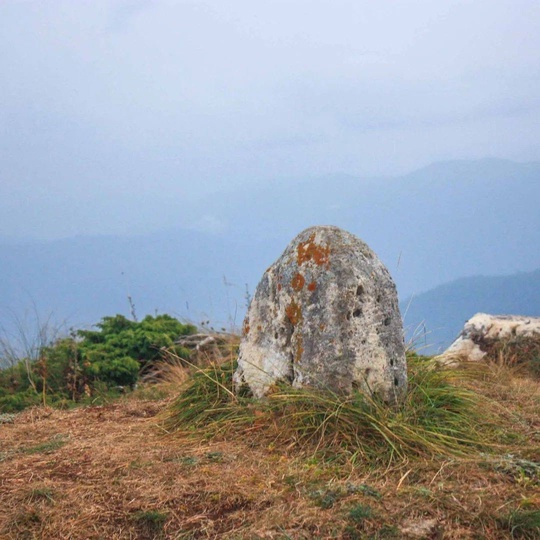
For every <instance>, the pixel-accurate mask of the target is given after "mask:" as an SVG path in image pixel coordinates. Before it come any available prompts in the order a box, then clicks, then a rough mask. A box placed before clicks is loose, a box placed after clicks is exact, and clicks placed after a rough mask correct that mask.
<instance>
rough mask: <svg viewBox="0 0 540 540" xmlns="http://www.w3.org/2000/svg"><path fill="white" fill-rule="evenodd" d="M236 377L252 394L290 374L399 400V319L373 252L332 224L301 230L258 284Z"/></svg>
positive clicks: (402, 385) (300, 381)
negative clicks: (330, 225) (331, 225)
mask: <svg viewBox="0 0 540 540" xmlns="http://www.w3.org/2000/svg"><path fill="white" fill-rule="evenodd" d="M234 380H235V384H236V387H237V389H238V388H240V387H242V386H243V385H247V386H249V388H250V389H251V391H252V393H253V395H254V396H255V397H262V396H264V395H265V394H267V393H268V392H269V390H270V389H271V387H272V386H273V385H274V383H276V382H277V381H288V382H290V383H292V385H293V386H295V387H303V386H313V387H317V388H327V389H331V390H333V391H335V392H339V393H346V394H347V393H351V391H352V390H353V389H355V388H358V389H360V390H361V391H363V392H367V393H376V394H377V395H379V396H381V397H382V398H383V399H384V400H386V401H388V402H394V401H396V400H398V399H399V398H400V397H401V396H402V395H403V394H404V392H405V390H406V387H407V367H406V360H405V346H404V341H403V323H402V320H401V315H400V313H399V307H398V299H397V294H396V287H395V285H394V282H393V281H392V278H391V277H390V274H389V273H388V270H387V269H386V268H385V266H384V265H383V264H382V263H381V261H380V260H379V259H378V258H377V256H376V255H375V253H373V251H371V249H370V248H369V247H368V246H367V245H366V244H365V243H364V242H362V241H361V240H360V239H359V238H357V237H356V236H353V235H352V234H350V233H348V232H346V231H343V230H341V229H339V228H337V227H312V228H310V229H307V230H305V231H303V232H302V233H300V234H299V235H298V236H297V237H296V238H295V239H294V240H293V241H292V242H291V243H290V244H289V246H288V247H287V249H286V250H285V252H284V253H283V255H282V256H281V257H280V258H279V259H278V260H277V261H276V262H275V263H274V264H273V265H272V266H271V267H270V268H269V269H268V270H267V271H266V272H265V274H264V276H263V277H262V280H261V282H260V283H259V285H258V287H257V290H256V292H255V295H254V297H253V300H252V302H251V305H250V308H249V311H248V314H247V316H246V319H245V321H244V329H243V338H242V342H241V344H240V354H239V357H238V369H237V371H236V373H235V375H234Z"/></svg>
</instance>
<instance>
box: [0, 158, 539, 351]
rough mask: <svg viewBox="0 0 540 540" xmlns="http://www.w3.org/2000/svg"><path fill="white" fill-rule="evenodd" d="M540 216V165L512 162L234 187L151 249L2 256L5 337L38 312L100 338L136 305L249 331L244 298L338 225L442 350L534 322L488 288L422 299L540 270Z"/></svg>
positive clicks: (17, 250) (74, 246)
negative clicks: (499, 321) (478, 326)
mask: <svg viewBox="0 0 540 540" xmlns="http://www.w3.org/2000/svg"><path fill="white" fill-rule="evenodd" d="M142 203H143V201H141V204H142ZM539 203H540V164H539V163H525V164H520V163H513V162H509V161H502V160H481V161H456V162H445V163H437V164H434V165H431V166H429V167H426V168H424V169H421V170H419V171H416V172H414V173H411V174H409V175H406V176H403V177H400V178H378V179H360V178H354V177H350V176H345V175H337V176H333V177H325V178H316V179H307V180H295V181H292V180H290V181H280V182H276V183H274V184H272V185H269V186H267V187H265V188H251V187H246V186H245V187H243V188H235V189H234V190H231V191H230V192H224V193H222V194H220V195H219V196H218V195H215V196H213V197H209V198H208V197H207V198H206V199H204V200H201V201H200V202H199V203H197V204H193V205H191V206H189V207H188V208H183V207H180V206H181V204H180V203H179V208H178V212H177V213H178V216H179V217H178V226H177V227H176V228H175V229H169V230H166V231H157V232H149V233H148V234H147V235H146V236H136V237H129V236H125V237H112V236H111V237H74V238H69V239H65V240H57V241H50V242H36V241H28V242H8V241H5V242H2V243H0V326H4V327H6V326H9V324H10V321H11V320H12V318H13V317H14V316H15V315H16V316H19V317H20V316H21V314H22V313H23V312H24V311H25V310H27V309H29V308H30V307H31V306H32V304H35V305H36V306H37V308H38V310H39V311H40V312H42V313H49V312H53V313H54V315H55V317H56V318H57V319H58V320H64V319H66V320H67V323H68V324H71V325H75V326H81V325H90V324H92V323H95V322H97V321H98V320H99V319H100V318H101V317H102V316H105V315H109V314H114V313H117V312H119V313H124V314H126V315H129V313H130V306H129V302H128V296H129V297H131V299H132V301H133V302H134V304H135V308H136V312H137V314H138V315H139V317H141V316H143V315H144V314H146V313H154V312H155V311H156V310H157V311H159V312H168V313H171V314H173V315H177V316H179V317H182V318H186V319H190V320H192V321H193V322H195V323H201V322H202V321H210V324H211V325H213V326H214V327H216V328H220V327H226V328H230V327H231V326H232V325H236V326H237V327H238V326H239V325H240V323H241V320H242V318H243V314H244V312H245V307H246V296H249V294H252V293H253V291H254V289H255V287H256V285H257V283H258V281H259V279H260V277H261V276H262V274H263V272H264V270H265V269H266V268H267V267H268V266H269V265H270V264H271V263H272V262H273V261H274V260H275V259H277V258H278V257H279V255H280V254H281V253H282V251H283V250H284V249H285V247H286V246H287V244H288V243H289V241H290V240H291V239H292V238H293V237H294V236H295V235H296V234H297V233H298V232H300V231H301V230H302V229H304V228H305V227H308V226H311V225H314V224H333V225H337V226H340V227H342V228H344V229H347V230H349V231H350V232H352V233H354V234H356V235H357V236H359V237H360V238H362V239H363V240H365V241H366V242H367V243H368V244H369V245H370V246H371V247H372V248H373V250H374V251H375V252H376V253H377V254H378V255H379V256H380V258H381V259H382V260H383V262H384V263H385V264H386V265H387V266H388V269H389V270H390V273H391V274H392V275H393V277H394V279H395V281H396V283H397V285H398V291H399V293H400V297H401V298H402V299H406V298H409V297H411V296H412V295H415V296H414V300H413V302H412V303H411V306H410V308H409V310H408V313H407V318H406V324H417V323H419V322H421V321H422V320H425V321H426V325H429V327H430V329H432V330H433V332H435V331H437V332H439V330H438V328H442V327H444V328H447V330H445V332H446V333H444V334H443V333H439V334H432V336H433V338H432V339H431V340H430V339H429V338H427V339H428V341H430V342H431V343H432V344H433V345H434V346H437V344H438V343H439V342H440V343H443V342H447V341H448V339H451V337H453V335H454V334H455V333H456V332H457V331H458V330H459V325H461V324H462V323H463V320H464V319H466V318H468V317H469V316H471V315H472V314H474V313H475V312H477V311H481V310H486V311H501V310H503V308H504V311H511V312H523V309H522V306H524V304H523V303H522V298H523V296H524V294H525V293H524V292H523V291H522V290H521V289H519V287H518V285H516V287H517V288H516V289H515V290H513V289H509V292H508V296H507V297H505V298H506V299H507V301H506V303H505V304H504V305H501V304H500V303H499V304H497V299H501V298H502V297H501V294H500V291H499V289H500V287H499V285H495V286H493V287H491V286H490V285H486V288H485V292H484V293H482V295H480V296H479V295H478V294H476V293H475V291H476V290H484V289H482V287H480V285H479V284H480V282H479V281H475V282H474V283H476V284H478V287H476V289H475V286H474V285H471V286H470V287H469V286H468V288H466V290H467V291H468V292H467V293H465V292H456V293H455V294H454V293H453V292H452V291H451V289H445V288H444V287H455V285H454V284H449V285H445V286H444V287H442V292H437V293H436V292H435V291H430V292H429V293H426V294H425V295H422V294H420V293H422V292H424V291H426V290H430V289H432V288H434V287H437V286H439V285H441V284H443V283H445V282H449V281H451V280H455V279H458V278H463V277H466V276H471V275H505V274H513V273H516V272H531V271H533V270H534V269H536V268H540V249H539V246H540V212H539V211H538V208H539V206H540V204H539ZM144 204H147V205H149V206H150V207H151V205H152V204H153V203H152V201H144ZM147 210H148V209H147ZM156 211H159V208H157V207H156ZM36 212H39V209H38V208H37V209H36ZM523 275H525V274H523ZM533 275H537V274H536V272H534V273H533ZM474 279H475V280H478V279H484V278H474ZM485 279H488V278H485ZM489 279H491V278H489ZM494 279H495V278H494ZM497 279H498V278H497ZM501 279H502V278H501ZM488 281H489V280H488ZM457 283H458V284H459V283H460V282H457ZM467 283H468V282H467ZM490 283H491V282H490ZM463 286H465V285H463ZM523 286H525V285H523ZM438 290H439V289H436V291H438ZM458 290H459V291H463V290H465V289H460V288H459V287H458V289H456V291H458ZM527 290H528V289H527ZM246 293H247V294H246ZM526 294H528V295H530V293H526ZM433 295H435V296H433ZM437 295H438V296H437ZM530 297H531V298H533V296H531V295H530ZM432 298H438V300H437V299H434V300H431V299H432ZM536 298H537V297H536ZM488 300H489V301H491V302H492V303H489V302H488ZM458 304H459V307H458ZM536 304H537V305H538V301H537V302H536ZM527 305H530V304H527ZM445 306H446V307H445ZM491 306H493V309H491ZM499 306H501V307H499ZM445 309H446V312H445ZM446 316H447V317H448V318H444V317H446ZM458 319H459V324H457V323H458ZM428 323H429V324H428ZM449 336H451V337H449Z"/></svg>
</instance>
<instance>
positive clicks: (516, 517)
mask: <svg viewBox="0 0 540 540" xmlns="http://www.w3.org/2000/svg"><path fill="white" fill-rule="evenodd" d="M500 523H501V526H502V527H503V528H504V529H506V530H508V531H509V532H510V534H511V538H523V539H525V540H529V539H530V540H534V539H537V538H540V510H523V509H518V510H515V511H513V512H511V513H510V514H509V515H508V516H507V517H505V518H504V519H501V520H500Z"/></svg>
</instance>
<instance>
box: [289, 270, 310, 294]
mask: <svg viewBox="0 0 540 540" xmlns="http://www.w3.org/2000/svg"><path fill="white" fill-rule="evenodd" d="M305 282H306V279H305V278H304V276H303V275H302V274H296V275H295V276H294V277H293V278H292V281H291V287H292V288H293V289H294V290H295V291H301V290H302V289H303V288H304V284H305Z"/></svg>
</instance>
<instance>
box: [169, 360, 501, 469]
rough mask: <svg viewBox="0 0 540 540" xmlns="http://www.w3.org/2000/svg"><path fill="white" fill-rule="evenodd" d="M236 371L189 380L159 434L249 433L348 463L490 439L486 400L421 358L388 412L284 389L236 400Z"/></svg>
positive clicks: (457, 448) (448, 451)
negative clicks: (398, 402)
mask: <svg viewBox="0 0 540 540" xmlns="http://www.w3.org/2000/svg"><path fill="white" fill-rule="evenodd" d="M235 369H236V363H235V362H227V363H225V364H222V365H220V366H212V367H211V368H209V369H205V370H199V371H198V372H196V374H195V375H194V376H193V377H192V378H190V379H189V380H188V381H187V382H186V384H185V385H184V386H183V388H182V389H181V393H180V395H179V397H178V398H177V399H176V400H175V401H174V402H173V404H172V405H171V406H170V408H169V409H168V411H167V412H166V415H165V416H164V418H163V427H164V428H165V430H166V431H167V432H174V431H181V432H183V433H189V432H194V431H195V432H197V434H198V435H199V436H200V435H201V433H202V434H203V435H205V436H207V437H214V436H216V435H218V434H223V433H227V434H228V433H231V432H232V431H236V432H242V431H244V432H246V431H247V430H249V433H250V434H251V435H252V436H255V435H256V434H257V433H260V434H262V435H265V434H266V435H269V436H272V437H274V438H276V439H278V440H280V441H282V442H286V443H288V444H287V445H288V446H290V445H292V446H300V447H302V448H310V449H312V450H313V449H314V450H315V451H322V452H323V453H324V452H325V451H327V450H328V451H330V452H337V453H338V454H340V455H344V454H345V455H347V457H348V458H349V459H350V460H352V461H353V462H355V461H356V460H361V461H365V460H380V459H384V460H385V461H392V460H394V459H407V458H409V457H411V456H433V455H453V456H465V455H468V454H470V453H471V452H473V451H475V450H478V449H481V448H486V446H487V443H488V441H489V440H490V439H492V438H493V433H491V432H490V431H489V429H490V428H489V426H490V418H489V413H488V409H487V408H486V406H485V405H486V404H485V400H483V398H482V397H481V396H480V395H478V394H476V393H475V392H474V391H473V390H471V389H468V388H466V386H465V385H463V384H459V383H460V381H461V382H462V381H463V379H464V378H466V377H467V373H466V372H463V371H459V370H456V369H449V368H444V367H442V366H440V365H438V364H437V363H436V362H434V361H433V360H430V359H426V358H423V357H417V356H410V357H409V388H408V392H407V396H406V399H405V400H404V402H403V403H402V404H401V405H400V406H399V407H394V408H393V407H389V406H388V405H387V404H385V403H383V402H381V401H378V400H377V399H375V398H372V397H369V396H365V395H363V394H361V393H359V392H356V393H353V394H352V395H351V396H341V395H337V394H335V393H332V392H324V391H320V390H315V389H294V388H292V387H291V386H287V385H277V387H276V388H275V391H274V392H273V393H271V394H270V395H268V396H267V397H266V398H265V399H264V400H260V401H256V400H253V399H250V398H248V397H242V396H237V395H235V393H234V391H233V384H232V375H233V373H234V371H235Z"/></svg>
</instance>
